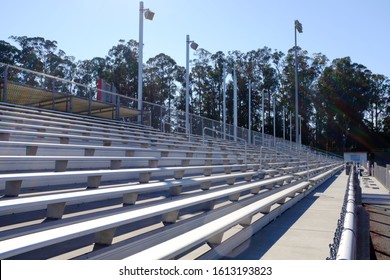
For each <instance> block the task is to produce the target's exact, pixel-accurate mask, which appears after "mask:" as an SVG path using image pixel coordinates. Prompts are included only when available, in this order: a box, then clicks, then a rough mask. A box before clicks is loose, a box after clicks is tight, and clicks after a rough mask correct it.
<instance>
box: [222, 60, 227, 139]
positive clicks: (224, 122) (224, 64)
mask: <svg viewBox="0 0 390 280" xmlns="http://www.w3.org/2000/svg"><path fill="white" fill-rule="evenodd" d="M222 75H223V80H222V85H223V139H226V62H224V63H223V74H222Z"/></svg>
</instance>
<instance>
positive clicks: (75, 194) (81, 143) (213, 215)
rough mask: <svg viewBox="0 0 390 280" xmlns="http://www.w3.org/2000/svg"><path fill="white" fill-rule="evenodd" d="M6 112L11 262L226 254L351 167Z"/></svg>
mask: <svg viewBox="0 0 390 280" xmlns="http://www.w3.org/2000/svg"><path fill="white" fill-rule="evenodd" d="M0 109H1V111H0V195H1V196H2V197H1V198H0V217H1V222H0V259H125V258H140V259H142V258H143V259H155V258H160V259H178V258H182V257H185V256H187V258H194V259H196V258H207V256H209V257H210V258H215V256H216V254H215V252H216V250H222V251H223V252H228V251H229V250H233V249H234V248H235V247H236V246H238V245H239V244H240V242H242V238H243V237H242V236H247V237H248V233H247V231H246V230H245V229H246V228H248V227H250V226H254V228H256V229H257V230H258V229H260V228H261V227H259V226H255V225H258V224H261V225H262V226H264V224H266V223H269V222H271V221H272V220H273V219H275V218H276V217H277V216H278V215H280V214H281V213H282V212H283V211H285V210H286V209H287V207H290V205H292V204H293V203H296V202H298V201H299V200H300V199H301V198H302V197H304V196H305V194H306V193H307V192H310V191H311V190H312V189H314V188H316V187H317V186H318V185H319V184H321V183H322V182H323V181H324V180H326V179H327V178H329V177H331V176H332V175H333V174H335V173H336V172H337V171H339V170H340V169H342V167H343V164H342V163H340V161H337V160H335V159H331V158H324V157H321V158H319V157H317V156H316V155H314V154H313V155H312V154H310V153H309V152H305V153H303V154H299V153H295V152H294V153H292V152H289V150H279V151H275V150H272V149H269V148H260V147H259V146H256V145H247V146H246V148H245V151H244V149H243V146H242V143H238V142H234V141H229V140H221V139H206V140H204V139H202V138H201V137H195V136H193V137H190V138H188V136H187V135H183V134H170V133H163V132H160V131H158V130H155V129H153V128H151V127H149V126H142V125H136V124H131V123H129V122H120V121H116V120H104V119H99V118H96V117H89V116H85V115H76V114H67V113H63V112H58V111H50V110H42V109H39V108H33V107H23V106H18V105H10V104H6V103H0ZM268 217H272V218H268ZM259 221H261V222H259ZM264 221H266V222H264ZM252 234H254V232H252ZM238 236H240V237H238ZM234 240H240V241H236V242H235V241H234ZM218 248H219V249H218Z"/></svg>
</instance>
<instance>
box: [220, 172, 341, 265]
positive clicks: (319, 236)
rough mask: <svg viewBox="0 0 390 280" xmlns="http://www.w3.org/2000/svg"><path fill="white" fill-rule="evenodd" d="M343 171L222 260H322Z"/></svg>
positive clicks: (331, 232)
mask: <svg viewBox="0 0 390 280" xmlns="http://www.w3.org/2000/svg"><path fill="white" fill-rule="evenodd" d="M347 181H348V176H347V175H346V174H345V171H343V172H342V173H340V174H338V175H336V176H335V177H333V178H331V179H329V180H328V181H327V182H325V183H324V184H323V185H321V186H319V187H318V188H317V189H315V190H314V191H313V192H312V193H311V194H309V195H308V196H307V197H306V198H304V199H303V200H301V201H300V202H298V203H297V204H296V205H294V206H293V207H292V208H290V209H289V210H287V211H286V212H285V213H283V214H282V215H281V216H280V217H279V218H277V219H276V220H275V221H273V222H272V223H270V224H269V225H268V226H266V227H265V228H264V229H262V230H261V231H259V232H258V233H257V234H255V235H254V236H253V237H252V238H251V239H250V240H248V241H247V242H245V243H243V244H241V246H239V247H238V248H237V249H236V250H235V251H234V252H232V254H231V255H230V256H228V257H227V258H226V259H237V260H257V259H262V260H325V259H326V258H327V257H328V256H329V244H331V243H333V237H334V232H335V230H336V227H337V221H338V219H339V218H340V212H341V208H342V205H343V201H344V195H345V191H346V187H347Z"/></svg>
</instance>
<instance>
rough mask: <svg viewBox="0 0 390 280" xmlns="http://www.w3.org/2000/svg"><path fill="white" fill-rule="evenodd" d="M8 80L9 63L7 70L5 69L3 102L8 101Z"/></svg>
mask: <svg viewBox="0 0 390 280" xmlns="http://www.w3.org/2000/svg"><path fill="white" fill-rule="evenodd" d="M7 81H8V65H7V66H5V70H4V84H3V100H1V101H2V102H7Z"/></svg>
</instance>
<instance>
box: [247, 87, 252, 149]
mask: <svg viewBox="0 0 390 280" xmlns="http://www.w3.org/2000/svg"><path fill="white" fill-rule="evenodd" d="M248 103H249V104H248V109H249V112H248V144H251V143H252V141H251V140H252V135H251V132H252V83H251V81H249V98H248Z"/></svg>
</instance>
